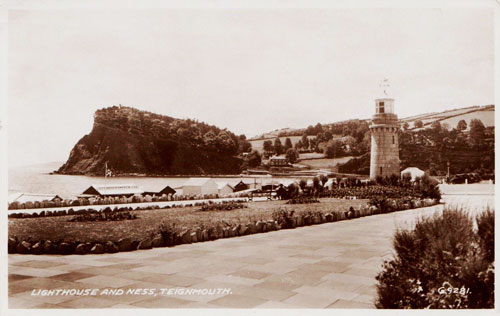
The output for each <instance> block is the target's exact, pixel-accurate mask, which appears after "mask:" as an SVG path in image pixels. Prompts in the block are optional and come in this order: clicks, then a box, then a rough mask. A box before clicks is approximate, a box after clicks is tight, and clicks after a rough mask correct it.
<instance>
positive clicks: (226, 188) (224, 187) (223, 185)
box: [217, 182, 234, 195]
mask: <svg viewBox="0 0 500 316" xmlns="http://www.w3.org/2000/svg"><path fill="white" fill-rule="evenodd" d="M217 188H218V190H219V195H227V194H231V193H233V192H234V188H233V187H232V186H230V185H229V184H228V183H227V182H217Z"/></svg>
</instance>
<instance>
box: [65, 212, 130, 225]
mask: <svg viewBox="0 0 500 316" xmlns="http://www.w3.org/2000/svg"><path fill="white" fill-rule="evenodd" d="M129 219H137V215H135V214H132V213H130V212H128V211H123V212H96V213H95V214H83V215H76V216H73V217H72V218H70V219H69V220H68V221H69V222H99V221H124V220H129Z"/></svg>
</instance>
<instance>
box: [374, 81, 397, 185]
mask: <svg viewBox="0 0 500 316" xmlns="http://www.w3.org/2000/svg"><path fill="white" fill-rule="evenodd" d="M380 87H381V88H382V89H383V94H382V95H381V96H380V97H379V98H378V99H375V114H374V115H373V117H372V124H371V125H370V132H371V158H370V179H375V178H376V177H378V176H382V177H386V176H390V175H393V174H395V175H397V176H398V177H399V175H400V172H399V142H398V130H399V125H398V117H397V115H396V114H394V99H393V98H391V97H390V96H389V94H388V92H387V90H388V88H389V82H388V80H387V79H384V80H383V81H382V83H381V84H380Z"/></svg>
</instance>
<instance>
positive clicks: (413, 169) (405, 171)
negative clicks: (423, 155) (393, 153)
mask: <svg viewBox="0 0 500 316" xmlns="http://www.w3.org/2000/svg"><path fill="white" fill-rule="evenodd" d="M408 172H410V173H420V174H424V173H425V172H424V171H423V170H421V169H418V168H417V167H408V168H406V169H405V170H403V171H401V173H408Z"/></svg>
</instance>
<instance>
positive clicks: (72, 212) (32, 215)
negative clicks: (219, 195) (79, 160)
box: [8, 200, 246, 218]
mask: <svg viewBox="0 0 500 316" xmlns="http://www.w3.org/2000/svg"><path fill="white" fill-rule="evenodd" d="M230 202H233V203H242V202H246V200H235V201H230ZM221 203H226V202H211V201H210V202H194V203H188V204H179V205H175V204H173V205H166V206H164V207H159V206H157V205H155V206H144V207H139V206H138V207H136V208H132V207H130V206H129V207H114V208H113V209H111V208H110V207H106V208H104V209H102V210H101V211H98V210H94V209H92V208H88V209H81V210H77V211H75V210H74V209H73V208H70V209H69V210H67V211H66V210H52V211H48V210H41V211H39V212H33V213H23V212H20V213H11V214H9V215H8V217H9V218H35V217H51V216H66V215H91V214H96V213H100V212H111V211H112V212H122V211H142V210H150V209H169V208H174V207H191V206H202V207H203V206H206V205H217V204H221Z"/></svg>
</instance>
